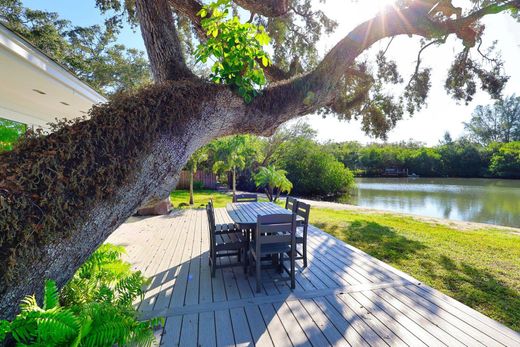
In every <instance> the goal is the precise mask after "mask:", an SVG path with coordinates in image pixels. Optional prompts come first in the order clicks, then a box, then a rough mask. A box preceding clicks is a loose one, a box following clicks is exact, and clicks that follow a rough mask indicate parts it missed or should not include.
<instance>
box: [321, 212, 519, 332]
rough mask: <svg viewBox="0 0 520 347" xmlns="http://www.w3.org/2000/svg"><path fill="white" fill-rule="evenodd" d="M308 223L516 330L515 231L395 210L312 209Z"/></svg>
mask: <svg viewBox="0 0 520 347" xmlns="http://www.w3.org/2000/svg"><path fill="white" fill-rule="evenodd" d="M311 223H312V224H314V225H315V226H317V227H319V228H321V229H323V230H325V231H327V232H328V233H330V234H332V235H334V236H335V237H337V238H339V239H341V240H343V241H345V242H346V243H348V244H350V245H352V246H354V247H357V248H359V249H362V250H363V251H365V252H367V253H368V254H370V255H372V256H374V257H376V258H378V259H380V260H382V261H384V262H386V263H388V264H390V265H392V266H394V267H396V268H398V269H400V270H402V271H404V272H406V273H408V274H410V275H412V276H413V277H415V278H417V279H418V280H420V281H422V282H424V283H426V284H428V285H430V286H432V287H434V288H436V289H438V290H440V291H442V292H444V293H445V294H447V295H449V296H451V297H453V298H454V299H457V300H459V301H461V302H463V303H464V304H466V305H468V306H470V307H472V308H474V309H476V310H478V311H480V312H482V313H483V314H485V315H487V316H489V317H491V318H493V319H496V320H498V321H500V322H502V323H504V324H506V325H507V326H509V327H511V328H513V329H515V330H517V331H520V237H519V236H518V235H515V234H513V233H511V232H509V231H505V230H499V229H496V228H493V227H489V228H486V229H479V230H464V231H462V230H457V229H456V228H454V227H453V228H452V227H449V226H446V225H440V224H435V223H428V222H424V221H419V220H416V219H414V218H412V217H408V216H401V215H397V214H390V213H388V214H377V213H373V214H370V213H366V212H358V211H337V210H327V209H313V210H312V211H311Z"/></svg>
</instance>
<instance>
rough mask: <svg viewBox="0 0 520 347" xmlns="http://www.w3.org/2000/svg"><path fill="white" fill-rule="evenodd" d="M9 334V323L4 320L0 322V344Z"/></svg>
mask: <svg viewBox="0 0 520 347" xmlns="http://www.w3.org/2000/svg"><path fill="white" fill-rule="evenodd" d="M10 332H11V323H9V322H8V321H6V320H0V342H2V341H4V340H5V338H6V337H7V334H9V333H10Z"/></svg>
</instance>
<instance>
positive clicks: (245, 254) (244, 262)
mask: <svg viewBox="0 0 520 347" xmlns="http://www.w3.org/2000/svg"><path fill="white" fill-rule="evenodd" d="M241 252H244V258H243V259H244V261H243V265H244V273H245V274H247V250H246V248H242V250H241Z"/></svg>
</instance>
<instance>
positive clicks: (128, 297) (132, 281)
mask: <svg viewBox="0 0 520 347" xmlns="http://www.w3.org/2000/svg"><path fill="white" fill-rule="evenodd" d="M144 281H145V279H144V277H143V276H142V275H141V272H140V271H137V272H134V273H133V274H131V275H130V276H128V277H126V278H123V279H121V280H120V281H119V282H118V283H117V284H116V287H115V289H116V292H117V294H118V300H117V301H118V304H120V305H123V306H124V305H131V304H132V302H133V301H134V300H135V299H136V298H137V297H139V296H140V295H142V294H143V283H144Z"/></svg>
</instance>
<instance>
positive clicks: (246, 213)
mask: <svg viewBox="0 0 520 347" xmlns="http://www.w3.org/2000/svg"><path fill="white" fill-rule="evenodd" d="M226 211H227V213H228V214H229V216H230V217H231V219H232V220H233V222H235V223H236V224H237V225H238V227H239V228H240V229H242V230H254V229H256V220H257V218H258V216H265V215H270V214H291V211H289V210H286V209H285V208H282V207H280V206H278V205H276V204H274V203H272V202H238V203H229V204H227V206H226ZM303 221H304V220H303V218H302V217H300V216H297V217H296V222H297V223H298V224H301V223H303Z"/></svg>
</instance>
